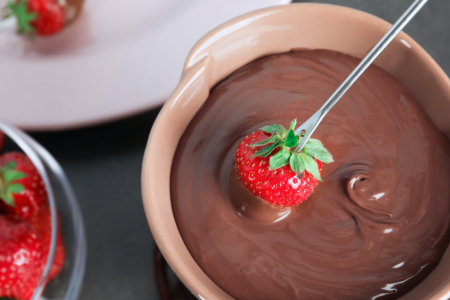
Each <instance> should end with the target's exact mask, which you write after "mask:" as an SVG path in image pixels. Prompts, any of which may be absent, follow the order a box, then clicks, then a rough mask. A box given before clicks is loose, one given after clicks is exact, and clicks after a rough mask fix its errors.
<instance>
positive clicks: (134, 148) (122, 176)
mask: <svg viewBox="0 0 450 300" xmlns="http://www.w3.org/2000/svg"><path fill="white" fill-rule="evenodd" d="M412 1H413V0H395V1H392V0H377V1H373V0H335V1H332V0H327V1H295V2H324V3H332V4H340V5H345V6H349V7H353V8H357V9H360V10H363V11H367V12H369V13H372V14H374V15H377V16H379V17H381V18H383V19H385V20H387V21H389V22H391V23H392V22H395V20H396V19H397V18H398V17H399V16H400V15H401V14H402V12H403V11H404V10H405V9H406V8H407V7H408V5H409V4H410V3H412ZM448 12H450V1H448V0H430V1H429V3H428V4H427V5H426V6H425V7H424V8H423V10H422V11H421V12H420V13H419V15H418V16H417V17H416V18H415V19H414V20H413V21H412V22H411V24H410V25H408V27H407V28H406V30H405V31H406V32H407V33H408V34H410V35H411V36H412V37H413V38H414V39H415V40H416V41H417V42H418V43H419V44H421V45H422V46H423V47H424V48H425V50H427V51H428V53H430V54H431V56H432V57H433V58H434V59H435V60H436V61H437V62H438V63H439V64H440V65H441V67H442V68H443V69H444V71H445V72H446V73H447V74H450V51H449V50H448V47H450V33H449V30H448V29H449V28H450V18H449V17H448ZM180 30H182V29H180ZM181 68H182V66H180V72H181ZM158 112H159V109H156V110H153V111H151V112H148V113H145V114H142V115H139V116H135V117H132V118H129V119H127V120H122V121H118V122H114V123H111V124H107V125H102V126H97V127H92V128H86V129H80V130H72V131H65V132H53V133H33V134H32V135H33V136H34V137H35V138H36V139H37V140H38V141H39V142H41V143H42V144H43V145H44V146H45V147H47V149H48V150H50V152H51V153H53V154H54V156H55V157H56V159H58V160H59V162H60V163H61V165H62V166H63V168H64V169H65V171H66V172H67V174H68V176H69V179H70V180H71V182H72V184H73V186H74V189H75V191H76V193H77V196H78V198H79V200H80V205H81V209H82V212H83V215H84V221H85V226H86V230H87V238H88V256H87V266H86V276H85V279H84V286H83V289H82V292H81V296H80V299H102V300H103V299H109V300H119V299H133V300H141V299H142V300H143V299H159V296H158V292H157V289H156V282H155V275H154V272H153V253H154V250H155V247H156V245H155V242H154V240H153V238H152V235H151V232H150V230H149V228H148V225H147V221H146V219H145V215H144V211H143V208H142V202H141V193H140V172H141V162H142V156H143V153H144V150H145V145H146V142H147V138H148V134H149V132H150V130H151V127H152V124H153V122H154V120H155V118H156V116H157V114H158Z"/></svg>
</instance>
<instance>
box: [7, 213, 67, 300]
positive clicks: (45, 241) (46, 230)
mask: <svg viewBox="0 0 450 300" xmlns="http://www.w3.org/2000/svg"><path fill="white" fill-rule="evenodd" d="M29 222H30V224H31V225H32V226H33V228H34V229H35V230H36V233H37V234H38V236H39V238H40V240H41V241H42V247H43V253H44V260H43V262H44V266H45V264H46V263H47V257H48V251H49V249H50V242H51V236H52V216H51V212H50V207H49V206H46V207H43V208H41V210H40V211H39V213H38V214H37V215H35V216H33V217H31V218H30V219H29ZM65 254H66V253H65V249H64V244H63V239H62V234H61V230H60V225H59V221H58V235H57V239H56V249H55V256H54V257H53V263H52V267H51V269H50V273H49V274H48V280H51V279H53V278H55V277H56V276H57V275H58V274H59V272H60V271H61V269H62V267H63V265H64V258H65ZM0 300H1V299H0Z"/></svg>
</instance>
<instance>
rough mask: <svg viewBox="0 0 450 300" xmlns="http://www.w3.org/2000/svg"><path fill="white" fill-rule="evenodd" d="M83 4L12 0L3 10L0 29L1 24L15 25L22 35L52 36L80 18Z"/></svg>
mask: <svg viewBox="0 0 450 300" xmlns="http://www.w3.org/2000/svg"><path fill="white" fill-rule="evenodd" d="M83 3H84V0H15V1H12V0H11V1H9V2H8V3H7V5H6V6H5V7H4V8H3V11H4V12H5V14H4V15H3V20H2V21H0V28H1V27H2V26H1V25H2V24H1V23H8V24H12V25H14V24H15V26H16V32H17V33H18V34H20V35H26V36H51V35H54V34H56V33H58V32H60V31H61V30H63V29H64V27H65V26H67V25H68V24H69V23H71V22H73V21H74V20H75V19H76V17H78V15H79V13H80V11H81V8H82V6H83ZM12 20H15V22H11V21H12ZM5 27H6V26H5Z"/></svg>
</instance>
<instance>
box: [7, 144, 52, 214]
mask: <svg viewBox="0 0 450 300" xmlns="http://www.w3.org/2000/svg"><path fill="white" fill-rule="evenodd" d="M1 200H2V201H1ZM47 201H48V198H47V191H46V190H45V185H44V182H43V181H42V178H41V175H40V174H39V172H38V171H37V169H36V167H35V166H34V165H33V163H32V162H31V160H30V159H29V158H28V157H27V156H26V155H24V154H22V153H19V152H8V153H5V154H3V155H1V156H0V208H2V209H3V210H6V212H7V213H8V214H10V215H15V216H17V217H19V218H21V219H24V220H28V219H30V218H31V217H32V216H35V215H36V214H38V212H39V210H40V208H41V207H44V206H47Z"/></svg>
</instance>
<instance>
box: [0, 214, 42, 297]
mask: <svg viewBox="0 0 450 300" xmlns="http://www.w3.org/2000/svg"><path fill="white" fill-rule="evenodd" d="M42 251H43V250H42V242H41V240H40V239H39V237H38V235H37V234H36V231H35V230H34V229H33V227H31V226H30V225H29V224H28V223H26V222H25V221H22V220H20V219H19V218H17V217H12V216H0V299H2V298H6V299H8V298H12V299H17V300H29V299H31V297H32V295H33V293H34V290H35V289H36V287H37V285H38V284H39V280H40V277H41V275H42V271H43V268H42V256H43V252H42Z"/></svg>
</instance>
